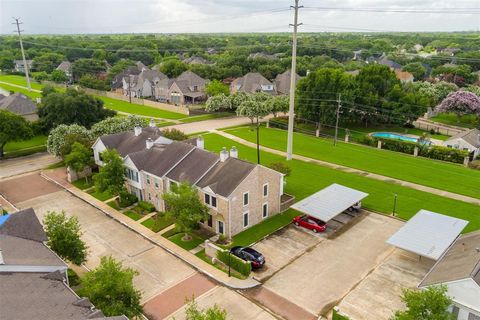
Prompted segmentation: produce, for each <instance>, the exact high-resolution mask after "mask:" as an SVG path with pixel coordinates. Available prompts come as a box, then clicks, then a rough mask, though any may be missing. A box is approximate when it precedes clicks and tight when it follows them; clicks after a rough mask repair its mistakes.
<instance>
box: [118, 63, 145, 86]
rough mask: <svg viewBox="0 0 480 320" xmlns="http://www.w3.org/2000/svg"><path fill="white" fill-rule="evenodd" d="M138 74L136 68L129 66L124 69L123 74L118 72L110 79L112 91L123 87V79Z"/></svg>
mask: <svg viewBox="0 0 480 320" xmlns="http://www.w3.org/2000/svg"><path fill="white" fill-rule="evenodd" d="M138 74H140V70H139V69H138V68H137V67H136V66H130V67H128V68H127V69H125V70H124V71H123V72H120V73H119V74H117V75H116V76H115V77H114V78H113V79H112V89H118V88H121V87H122V86H123V82H122V80H123V78H125V77H128V76H130V75H138Z"/></svg>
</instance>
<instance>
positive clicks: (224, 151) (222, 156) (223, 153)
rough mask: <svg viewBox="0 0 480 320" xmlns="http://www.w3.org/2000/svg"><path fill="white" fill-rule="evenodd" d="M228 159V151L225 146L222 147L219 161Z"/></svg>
mask: <svg viewBox="0 0 480 320" xmlns="http://www.w3.org/2000/svg"><path fill="white" fill-rule="evenodd" d="M227 159H228V151H227V148H225V147H223V148H222V151H220V161H221V162H225V160H227Z"/></svg>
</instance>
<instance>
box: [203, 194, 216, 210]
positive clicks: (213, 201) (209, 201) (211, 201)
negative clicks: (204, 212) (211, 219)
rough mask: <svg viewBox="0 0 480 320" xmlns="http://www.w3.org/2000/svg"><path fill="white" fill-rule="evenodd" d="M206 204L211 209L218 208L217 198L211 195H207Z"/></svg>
mask: <svg viewBox="0 0 480 320" xmlns="http://www.w3.org/2000/svg"><path fill="white" fill-rule="evenodd" d="M205 203H206V204H207V205H209V206H210V207H213V208H216V207H217V197H215V196H212V195H209V194H208V193H205Z"/></svg>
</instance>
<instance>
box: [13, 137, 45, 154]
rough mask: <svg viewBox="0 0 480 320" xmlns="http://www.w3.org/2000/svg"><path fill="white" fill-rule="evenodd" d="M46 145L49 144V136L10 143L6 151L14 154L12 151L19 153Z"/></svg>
mask: <svg viewBox="0 0 480 320" xmlns="http://www.w3.org/2000/svg"><path fill="white" fill-rule="evenodd" d="M46 144H47V136H44V135H40V136H35V137H33V138H31V139H28V140H24V141H14V142H9V143H7V144H6V145H5V147H4V151H5V152H12V151H18V150H22V149H28V148H33V147H38V146H45V145H46Z"/></svg>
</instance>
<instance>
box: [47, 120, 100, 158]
mask: <svg viewBox="0 0 480 320" xmlns="http://www.w3.org/2000/svg"><path fill="white" fill-rule="evenodd" d="M91 141H92V136H91V133H90V131H89V130H88V129H87V128H85V127H83V126H80V125H78V124H71V125H66V124H61V125H59V126H57V127H56V128H55V129H53V130H52V131H50V134H49V135H48V139H47V151H48V152H49V153H51V154H53V155H54V156H56V157H64V156H65V155H67V154H69V153H70V151H71V146H72V145H73V144H74V143H75V142H80V143H81V144H84V145H88V144H89V143H91Z"/></svg>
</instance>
